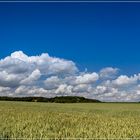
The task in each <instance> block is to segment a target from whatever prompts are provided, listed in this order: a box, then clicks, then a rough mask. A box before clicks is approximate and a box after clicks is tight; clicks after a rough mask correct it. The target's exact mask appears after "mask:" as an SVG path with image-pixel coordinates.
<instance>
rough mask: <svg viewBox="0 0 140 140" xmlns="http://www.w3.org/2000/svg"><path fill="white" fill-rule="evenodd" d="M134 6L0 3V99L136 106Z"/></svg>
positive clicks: (138, 77) (139, 9)
mask: <svg viewBox="0 0 140 140" xmlns="http://www.w3.org/2000/svg"><path fill="white" fill-rule="evenodd" d="M139 52H140V3H112V2H110V3H80V2H78V3H65V2H64V3H0V96H45V97H52V96H53V97H54V96H64V95H69V96H70V95H72V96H84V97H87V98H95V99H99V100H101V101H130V102H131V101H140V55H139Z"/></svg>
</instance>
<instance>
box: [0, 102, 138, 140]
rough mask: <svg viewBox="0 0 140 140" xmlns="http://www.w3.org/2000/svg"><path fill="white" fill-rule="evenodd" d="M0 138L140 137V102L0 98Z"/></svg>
mask: <svg viewBox="0 0 140 140" xmlns="http://www.w3.org/2000/svg"><path fill="white" fill-rule="evenodd" d="M0 137H1V138H0V139H2V138H7V139H8V138H9V139H10V138H31V139H33V138H35V139H37V138H38V139H42V138H52V139H54V138H59V139H62V138H132V139H133V138H140V104H138V103H129V104H125V103H78V104H77V103H73V104H70V103H69V104H68V103H66V104H59V103H36V102H9V101H0Z"/></svg>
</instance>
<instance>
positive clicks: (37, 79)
mask: <svg viewBox="0 0 140 140" xmlns="http://www.w3.org/2000/svg"><path fill="white" fill-rule="evenodd" d="M118 72H119V69H118V68H113V67H106V68H103V69H101V70H100V71H99V72H88V71H87V70H86V71H84V72H82V71H80V70H79V69H78V68H77V66H76V64H75V63H74V62H73V61H70V60H66V59H62V58H57V57H51V56H49V54H48V53H43V54H41V55H37V56H28V55H26V54H24V53H23V52H22V51H16V52H13V53H12V54H11V55H10V56H7V57H5V58H3V59H1V60H0V96H44V97H55V96H67V95H68V96H71V95H72V96H84V97H87V98H94V99H99V100H102V101H139V100H140V83H139V80H140V74H134V75H132V76H127V75H118ZM117 75H118V76H117Z"/></svg>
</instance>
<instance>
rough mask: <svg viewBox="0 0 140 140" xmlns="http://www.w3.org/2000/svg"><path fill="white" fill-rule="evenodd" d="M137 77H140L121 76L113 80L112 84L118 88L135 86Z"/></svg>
mask: <svg viewBox="0 0 140 140" xmlns="http://www.w3.org/2000/svg"><path fill="white" fill-rule="evenodd" d="M139 77H140V75H139V74H138V75H134V76H131V77H128V76H126V75H121V76H119V77H118V78H117V79H115V80H113V81H112V83H113V84H115V85H118V86H123V85H131V84H136V83H137V81H138V80H139Z"/></svg>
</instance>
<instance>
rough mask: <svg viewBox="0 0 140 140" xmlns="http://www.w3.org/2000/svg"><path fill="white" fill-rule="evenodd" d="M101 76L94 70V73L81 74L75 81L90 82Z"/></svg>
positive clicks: (78, 82)
mask: <svg viewBox="0 0 140 140" xmlns="http://www.w3.org/2000/svg"><path fill="white" fill-rule="evenodd" d="M98 78H99V76H98V74H97V73H95V72H93V73H84V74H82V75H80V76H77V77H76V80H75V83H76V84H89V83H93V82H95V81H97V80H98Z"/></svg>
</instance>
